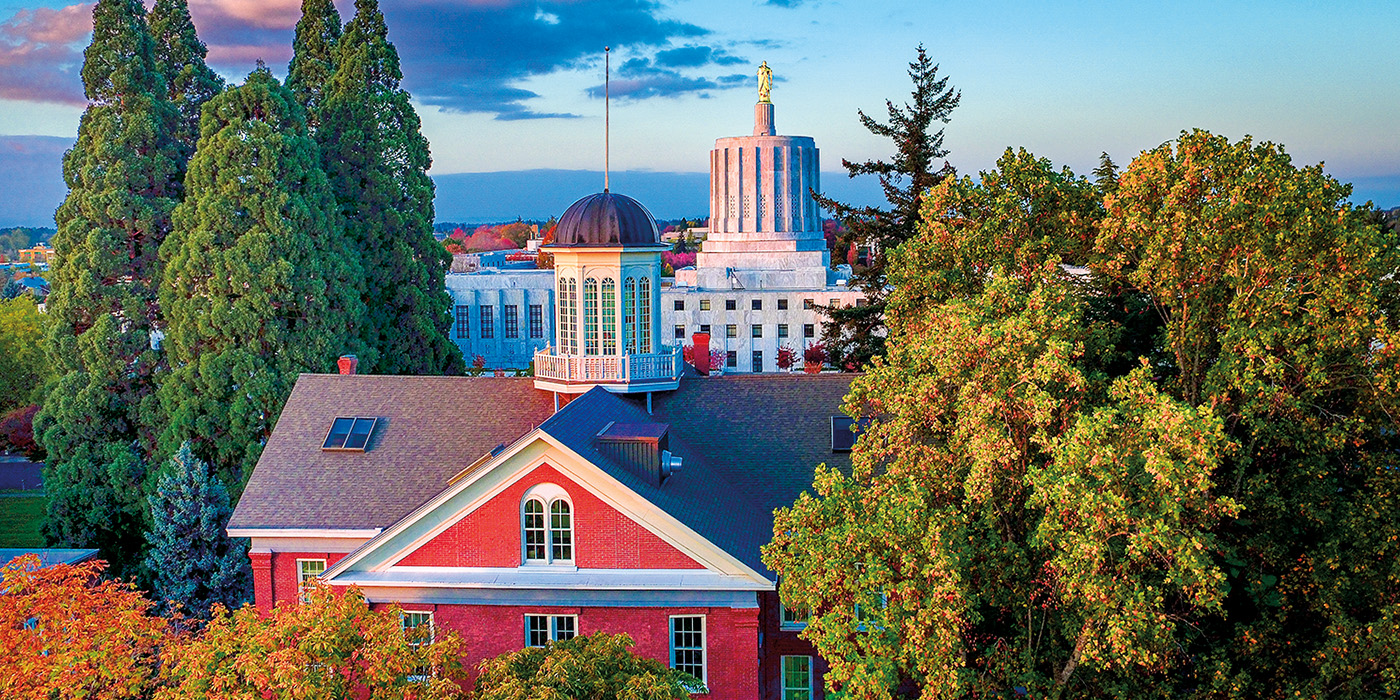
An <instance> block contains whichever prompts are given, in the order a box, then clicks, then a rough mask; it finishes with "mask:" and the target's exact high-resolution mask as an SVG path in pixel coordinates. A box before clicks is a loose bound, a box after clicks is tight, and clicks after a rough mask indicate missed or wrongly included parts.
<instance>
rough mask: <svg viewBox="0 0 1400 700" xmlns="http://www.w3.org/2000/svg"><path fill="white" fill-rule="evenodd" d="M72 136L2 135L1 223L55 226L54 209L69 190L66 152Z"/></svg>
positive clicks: (0, 161) (5, 224) (71, 141)
mask: <svg viewBox="0 0 1400 700" xmlns="http://www.w3.org/2000/svg"><path fill="white" fill-rule="evenodd" d="M72 147H73V139H71V138H60V137H55V136H0V192H4V193H5V196H4V197H0V226H53V212H54V209H57V208H58V205H59V204H61V203H62V202H63V198H64V197H65V196H67V194H68V187H67V185H65V184H64V182H63V152H64V151H66V150H68V149H69V148H72Z"/></svg>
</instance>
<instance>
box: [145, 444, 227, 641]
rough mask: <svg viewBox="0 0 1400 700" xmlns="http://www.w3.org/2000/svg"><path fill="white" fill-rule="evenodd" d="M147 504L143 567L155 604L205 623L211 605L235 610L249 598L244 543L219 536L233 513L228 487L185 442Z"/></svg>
mask: <svg viewBox="0 0 1400 700" xmlns="http://www.w3.org/2000/svg"><path fill="white" fill-rule="evenodd" d="M150 504H151V529H150V531H149V532H148V533H146V540H147V541H148V542H149V543H150V546H151V549H150V553H149V554H147V555H146V566H147V568H149V569H150V570H151V572H152V578H153V581H154V584H155V594H156V596H157V597H158V599H159V600H162V601H171V602H173V603H177V604H179V605H180V606H181V607H182V608H183V610H184V611H186V614H188V615H192V616H194V617H198V618H202V619H207V618H208V617H209V606H210V605H212V604H214V603H221V604H223V605H224V607H226V608H237V607H238V606H239V605H241V604H243V603H244V602H246V601H247V600H248V599H249V598H250V595H249V594H250V593H251V583H252V580H251V577H250V575H249V574H250V573H251V572H250V571H249V569H248V543H247V542H246V541H242V540H239V541H234V540H231V539H229V538H228V536H226V535H225V534H224V527H225V526H226V525H228V519H229V516H230V515H232V514H233V508H232V506H230V504H229V497H228V489H226V488H225V487H224V484H223V482H221V481H219V479H218V478H217V477H215V476H214V475H213V474H212V473H210V471H209V465H208V464H205V463H204V461H203V460H200V459H197V458H196V457H195V456H194V453H193V452H191V451H190V444H189V443H184V444H183V445H181V446H180V449H179V451H178V452H176V453H175V457H174V458H172V459H171V460H170V467H169V470H168V471H167V472H166V473H165V474H162V475H161V477H160V480H159V482H158V483H157V485H156V489H155V492H154V493H152V494H151V497H150Z"/></svg>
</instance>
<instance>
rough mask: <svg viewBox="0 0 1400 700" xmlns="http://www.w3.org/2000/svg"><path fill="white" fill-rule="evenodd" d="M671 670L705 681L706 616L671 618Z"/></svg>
mask: <svg viewBox="0 0 1400 700" xmlns="http://www.w3.org/2000/svg"><path fill="white" fill-rule="evenodd" d="M671 668H674V669H676V670H677V671H681V672H684V673H689V674H690V675H692V676H695V677H696V678H699V679H700V681H701V682H702V683H703V682H704V681H705V616H704V615H683V616H682V615H676V616H673V617H672V618H671Z"/></svg>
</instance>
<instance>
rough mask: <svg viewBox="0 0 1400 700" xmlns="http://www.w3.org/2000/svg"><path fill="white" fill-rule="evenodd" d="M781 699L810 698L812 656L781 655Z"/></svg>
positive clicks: (799, 699) (797, 699)
mask: <svg viewBox="0 0 1400 700" xmlns="http://www.w3.org/2000/svg"><path fill="white" fill-rule="evenodd" d="M783 700H812V657H810V656H784V657H783Z"/></svg>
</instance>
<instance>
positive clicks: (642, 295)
mask: <svg viewBox="0 0 1400 700" xmlns="http://www.w3.org/2000/svg"><path fill="white" fill-rule="evenodd" d="M637 311H638V312H639V313H638V314H637V331H638V335H639V336H640V338H641V342H640V345H641V347H640V348H638V351H639V352H641V353H642V354H648V353H651V352H652V348H651V278H650V277H643V278H641V280H639V281H638V285H637Z"/></svg>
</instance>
